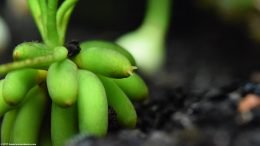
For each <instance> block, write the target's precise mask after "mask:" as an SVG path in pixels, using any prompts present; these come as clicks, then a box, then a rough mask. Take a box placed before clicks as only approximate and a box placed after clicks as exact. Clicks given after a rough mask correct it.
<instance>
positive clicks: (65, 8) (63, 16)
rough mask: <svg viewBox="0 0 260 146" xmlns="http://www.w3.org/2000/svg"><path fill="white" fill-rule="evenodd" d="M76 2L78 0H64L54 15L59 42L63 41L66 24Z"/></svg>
mask: <svg viewBox="0 0 260 146" xmlns="http://www.w3.org/2000/svg"><path fill="white" fill-rule="evenodd" d="M77 2H78V0H65V1H64V2H63V3H62V5H61V6H60V8H59V9H58V12H57V16H56V17H57V28H58V34H59V38H60V43H64V40H65V34H66V30H67V25H68V22H69V19H70V16H71V13H72V11H73V9H74V7H75V5H76V3H77Z"/></svg>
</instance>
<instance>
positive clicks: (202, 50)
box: [0, 0, 260, 89]
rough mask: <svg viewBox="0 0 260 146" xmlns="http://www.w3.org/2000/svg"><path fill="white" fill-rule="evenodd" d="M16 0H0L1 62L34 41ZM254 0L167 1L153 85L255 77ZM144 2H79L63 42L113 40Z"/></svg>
mask: <svg viewBox="0 0 260 146" xmlns="http://www.w3.org/2000/svg"><path fill="white" fill-rule="evenodd" d="M11 1H14V2H13V4H17V3H18V2H17V1H20V0H5V1H4V0H1V1H0V16H1V17H3V18H4V19H5V20H6V23H7V24H8V26H9V29H10V32H11V43H10V44H9V46H8V48H7V49H6V50H5V52H4V53H2V54H1V59H0V61H1V63H4V62H8V61H11V52H12V49H13V48H14V47H15V45H17V44H19V43H21V42H24V41H32V40H39V39H40V37H39V35H38V32H37V29H36V27H35V25H34V24H33V21H32V18H31V17H30V14H28V11H26V9H21V10H19V11H18V12H15V11H17V10H18V8H17V7H20V6H22V4H19V5H18V6H14V5H12V4H11V3H12V2H11ZM259 1H260V0H173V6H172V12H171V13H172V16H171V24H170V28H169V31H168V35H167V40H166V46H167V48H166V49H167V61H166V65H165V67H164V69H163V70H162V71H161V72H160V74H161V75H158V79H157V78H156V77H155V78H154V79H153V80H154V81H156V83H157V84H158V85H160V84H165V83H166V84H170V85H172V86H185V87H192V88H198V89H204V88H208V87H209V86H223V85H225V84H229V83H230V82H235V81H237V80H252V81H255V82H259V81H260V79H259V78H260V77H259V76H260V75H259V70H260V65H259V62H260V58H259V56H260V46H259V44H260V27H259V26H260V2H259ZM145 4H146V1H145V0H95V1H93V0H79V3H78V5H77V6H76V9H75V12H74V13H73V15H72V19H71V22H70V24H69V30H68V33H67V40H68V41H69V40H79V41H83V40H88V39H105V40H111V41H113V40H115V39H116V38H118V37H119V36H121V35H122V34H125V33H127V32H129V31H132V30H135V29H136V28H137V27H138V26H139V25H140V24H141V22H142V19H143V16H144V12H145V8H146V5H145Z"/></svg>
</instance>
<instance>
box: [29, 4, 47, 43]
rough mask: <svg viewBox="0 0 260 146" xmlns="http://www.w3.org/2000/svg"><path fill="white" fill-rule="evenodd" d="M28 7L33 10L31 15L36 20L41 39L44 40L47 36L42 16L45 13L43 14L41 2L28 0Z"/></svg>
mask: <svg viewBox="0 0 260 146" xmlns="http://www.w3.org/2000/svg"><path fill="white" fill-rule="evenodd" d="M28 5H29V8H30V10H31V14H32V16H33V18H34V21H35V23H36V25H37V27H38V30H39V32H40V34H41V37H42V38H43V39H44V38H45V37H46V36H45V35H46V34H45V33H44V25H43V22H42V16H43V15H44V13H42V12H41V5H40V2H39V0H28Z"/></svg>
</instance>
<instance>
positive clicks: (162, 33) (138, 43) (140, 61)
mask: <svg viewBox="0 0 260 146" xmlns="http://www.w3.org/2000/svg"><path fill="white" fill-rule="evenodd" d="M171 3H172V0H160V1H158V0H147V7H146V9H147V10H146V14H145V18H144V20H143V23H142V24H141V26H140V27H139V28H138V29H136V30H135V31H133V32H130V33H127V34H124V35H123V36H121V37H120V38H118V39H117V41H116V42H117V43H118V44H119V45H121V46H123V47H124V48H126V49H127V50H128V51H129V52H130V53H132V55H133V56H134V58H135V59H136V62H137V65H138V67H139V68H140V70H141V71H143V72H144V73H145V74H147V75H154V74H155V73H156V72H158V71H159V70H160V69H161V68H162V66H163V64H164V62H165V50H166V49H165V47H166V46H165V37H166V32H167V29H168V25H169V20H170V11H171Z"/></svg>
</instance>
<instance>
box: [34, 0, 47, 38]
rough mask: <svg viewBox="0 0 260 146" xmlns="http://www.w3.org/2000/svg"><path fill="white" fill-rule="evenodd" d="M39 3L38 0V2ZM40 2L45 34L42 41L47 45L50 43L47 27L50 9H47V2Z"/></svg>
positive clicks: (44, 0)
mask: <svg viewBox="0 0 260 146" xmlns="http://www.w3.org/2000/svg"><path fill="white" fill-rule="evenodd" d="M36 1H37V0H36ZM38 1H39V4H40V10H41V19H42V25H43V28H42V29H43V30H42V31H43V34H44V36H42V39H43V41H44V42H45V43H47V42H48V41H47V40H48V38H47V27H46V24H47V15H46V14H47V11H48V8H47V1H46V0H38Z"/></svg>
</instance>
